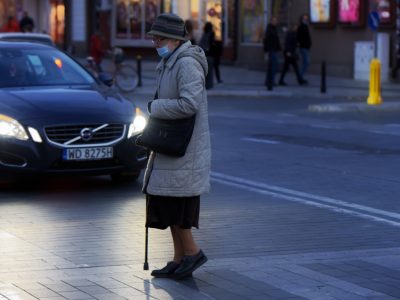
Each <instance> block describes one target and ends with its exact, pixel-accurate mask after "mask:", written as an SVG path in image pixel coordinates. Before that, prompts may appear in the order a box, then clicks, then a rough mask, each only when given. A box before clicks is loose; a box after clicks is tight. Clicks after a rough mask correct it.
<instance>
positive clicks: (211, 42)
mask: <svg viewBox="0 0 400 300" xmlns="http://www.w3.org/2000/svg"><path fill="white" fill-rule="evenodd" d="M199 46H200V47H201V48H202V49H203V50H204V53H205V54H206V57H207V62H208V69H209V70H210V71H209V72H208V73H207V76H206V88H207V89H210V88H212V87H213V86H214V76H213V72H212V69H213V68H214V53H215V52H214V50H215V33H214V30H213V25H212V23H211V22H207V23H206V24H205V25H204V29H203V35H202V36H201V39H200V44H199Z"/></svg>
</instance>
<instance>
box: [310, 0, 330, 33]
mask: <svg viewBox="0 0 400 300" xmlns="http://www.w3.org/2000/svg"><path fill="white" fill-rule="evenodd" d="M309 15H310V21H311V23H312V24H313V25H316V26H320V27H333V26H334V24H335V1H334V0H310V13H309Z"/></svg>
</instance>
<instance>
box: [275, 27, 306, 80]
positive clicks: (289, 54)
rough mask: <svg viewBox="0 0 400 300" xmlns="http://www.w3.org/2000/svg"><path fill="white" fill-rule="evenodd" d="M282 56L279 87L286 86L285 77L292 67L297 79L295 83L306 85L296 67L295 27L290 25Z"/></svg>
mask: <svg viewBox="0 0 400 300" xmlns="http://www.w3.org/2000/svg"><path fill="white" fill-rule="evenodd" d="M283 55H284V59H285V62H284V66H283V70H282V73H281V77H280V79H279V85H286V82H285V75H286V72H287V71H288V70H289V67H290V66H292V67H293V70H294V72H295V74H296V77H297V82H298V83H299V84H300V85H303V84H306V83H307V81H306V80H304V79H303V78H302V76H301V75H300V72H299V67H298V66H297V60H298V54H297V25H292V27H291V29H290V30H289V31H288V33H287V34H286V38H285V47H284V50H283Z"/></svg>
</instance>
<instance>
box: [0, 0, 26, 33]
mask: <svg viewBox="0 0 400 300" xmlns="http://www.w3.org/2000/svg"><path fill="white" fill-rule="evenodd" d="M22 15H23V7H22V0H0V30H1V28H2V27H3V26H4V25H5V24H6V23H7V19H8V17H9V16H13V17H14V18H15V19H16V20H17V22H19V20H21V18H22Z"/></svg>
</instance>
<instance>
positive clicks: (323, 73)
mask: <svg viewBox="0 0 400 300" xmlns="http://www.w3.org/2000/svg"><path fill="white" fill-rule="evenodd" d="M321 93H322V94H325V93H326V62H325V61H322V64H321Z"/></svg>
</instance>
